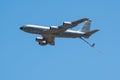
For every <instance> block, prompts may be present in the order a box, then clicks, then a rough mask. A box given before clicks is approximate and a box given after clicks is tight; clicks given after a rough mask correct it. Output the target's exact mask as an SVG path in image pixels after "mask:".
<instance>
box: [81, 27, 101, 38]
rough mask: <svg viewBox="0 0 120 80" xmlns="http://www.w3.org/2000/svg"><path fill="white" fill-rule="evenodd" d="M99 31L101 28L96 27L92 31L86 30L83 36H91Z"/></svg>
mask: <svg viewBox="0 0 120 80" xmlns="http://www.w3.org/2000/svg"><path fill="white" fill-rule="evenodd" d="M98 31H99V29H95V30H92V31H90V32H86V33H85V34H84V36H83V37H84V38H89V37H90V36H91V35H92V34H94V33H96V32H98Z"/></svg>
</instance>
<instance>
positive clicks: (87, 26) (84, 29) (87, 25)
mask: <svg viewBox="0 0 120 80" xmlns="http://www.w3.org/2000/svg"><path fill="white" fill-rule="evenodd" d="M90 25H91V20H87V21H86V23H85V24H84V25H83V27H82V28H81V29H80V30H79V31H81V32H84V33H85V34H84V36H83V37H84V38H89V37H90V36H91V35H92V34H94V33H96V32H97V31H99V30H98V29H96V30H92V31H90Z"/></svg>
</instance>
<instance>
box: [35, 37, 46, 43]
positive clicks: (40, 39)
mask: <svg viewBox="0 0 120 80" xmlns="http://www.w3.org/2000/svg"><path fill="white" fill-rule="evenodd" d="M36 41H37V42H39V44H40V45H46V44H47V41H46V40H45V39H44V38H43V37H37V38H36Z"/></svg>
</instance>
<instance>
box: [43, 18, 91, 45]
mask: <svg viewBox="0 0 120 80" xmlns="http://www.w3.org/2000/svg"><path fill="white" fill-rule="evenodd" d="M87 20H89V19H88V18H83V19H80V20H77V21H73V22H71V24H66V25H61V26H58V28H55V29H53V28H50V29H49V30H46V31H44V32H43V33H42V34H43V35H42V36H43V37H44V38H45V39H46V40H47V42H48V43H49V44H52V45H54V44H55V42H54V39H55V37H54V36H52V35H59V34H60V33H61V32H64V31H66V30H67V29H68V28H73V27H75V26H77V25H78V24H80V23H82V22H84V21H87ZM46 34H47V35H46Z"/></svg>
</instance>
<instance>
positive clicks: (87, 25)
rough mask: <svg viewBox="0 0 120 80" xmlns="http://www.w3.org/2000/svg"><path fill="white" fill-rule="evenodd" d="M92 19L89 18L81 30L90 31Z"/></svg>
mask: <svg viewBox="0 0 120 80" xmlns="http://www.w3.org/2000/svg"><path fill="white" fill-rule="evenodd" d="M90 25H91V20H87V21H86V23H85V24H84V26H83V27H82V28H81V30H79V31H81V32H89V31H90Z"/></svg>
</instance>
